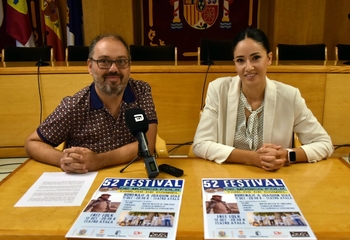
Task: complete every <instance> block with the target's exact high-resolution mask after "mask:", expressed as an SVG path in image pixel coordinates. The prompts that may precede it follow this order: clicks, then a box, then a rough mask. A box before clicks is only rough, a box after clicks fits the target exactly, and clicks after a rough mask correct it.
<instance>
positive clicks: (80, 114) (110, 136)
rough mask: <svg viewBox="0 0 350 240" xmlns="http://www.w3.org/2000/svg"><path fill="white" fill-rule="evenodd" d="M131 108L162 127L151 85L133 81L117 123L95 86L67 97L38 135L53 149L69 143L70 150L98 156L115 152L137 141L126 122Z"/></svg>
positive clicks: (38, 131) (39, 129) (41, 127)
mask: <svg viewBox="0 0 350 240" xmlns="http://www.w3.org/2000/svg"><path fill="white" fill-rule="evenodd" d="M131 108H141V109H142V110H144V111H145V114H146V116H147V119H148V121H149V123H158V119H157V114H156V110H155V106H154V103H153V98H152V95H151V87H150V85H149V84H148V83H146V82H143V81H137V80H133V79H129V82H128V85H127V87H126V88H125V91H124V95H123V100H122V103H121V106H120V111H119V115H118V118H117V119H115V118H114V117H113V115H112V114H111V113H110V111H109V110H108V109H107V108H106V107H105V106H104V104H103V103H102V101H101V99H100V98H99V97H98V95H97V93H96V90H95V84H94V83H93V84H91V85H90V86H87V87H85V88H84V89H82V90H80V91H79V92H77V93H76V94H75V95H73V96H69V97H65V98H64V99H63V100H62V101H61V103H60V105H59V106H58V107H57V108H56V109H55V110H54V111H53V112H52V113H51V114H50V115H49V116H48V117H47V118H46V119H45V121H44V122H43V123H42V124H41V125H40V126H39V127H38V129H37V133H38V135H39V136H40V138H41V139H42V140H43V141H44V142H46V143H48V144H50V145H52V146H58V145H59V144H61V143H62V142H64V141H66V145H67V147H85V148H89V149H90V150H92V151H94V152H96V153H102V152H107V151H111V150H114V149H116V148H119V147H121V146H124V145H126V144H128V143H131V142H134V141H136V138H135V137H134V136H133V135H132V134H131V133H130V131H129V128H128V127H127V125H126V122H125V110H127V109H131Z"/></svg>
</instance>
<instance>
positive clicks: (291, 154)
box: [286, 148, 297, 163]
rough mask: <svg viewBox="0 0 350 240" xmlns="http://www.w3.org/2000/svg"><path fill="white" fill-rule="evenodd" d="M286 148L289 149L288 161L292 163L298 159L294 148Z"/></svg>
mask: <svg viewBox="0 0 350 240" xmlns="http://www.w3.org/2000/svg"><path fill="white" fill-rule="evenodd" d="M286 150H287V151H288V154H287V156H288V162H290V163H294V162H295V161H296V160H297V156H296V154H295V151H294V150H293V149H290V148H286Z"/></svg>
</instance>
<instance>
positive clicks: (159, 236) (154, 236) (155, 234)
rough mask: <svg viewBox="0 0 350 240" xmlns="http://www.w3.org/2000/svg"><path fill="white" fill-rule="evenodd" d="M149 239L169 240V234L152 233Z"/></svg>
mask: <svg viewBox="0 0 350 240" xmlns="http://www.w3.org/2000/svg"><path fill="white" fill-rule="evenodd" d="M148 237H149V238H168V233H167V232H150V233H149V236H148Z"/></svg>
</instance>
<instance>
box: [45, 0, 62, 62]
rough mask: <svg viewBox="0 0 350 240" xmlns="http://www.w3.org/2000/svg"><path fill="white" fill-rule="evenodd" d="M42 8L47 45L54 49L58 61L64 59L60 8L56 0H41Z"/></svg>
mask: <svg viewBox="0 0 350 240" xmlns="http://www.w3.org/2000/svg"><path fill="white" fill-rule="evenodd" d="M40 8H41V11H42V16H43V18H44V23H45V24H44V26H43V32H44V34H43V35H44V38H45V39H46V41H45V43H46V45H47V46H51V47H52V48H53V49H54V58H55V60H56V61H64V52H63V43H62V33H61V24H60V16H59V12H58V8H57V6H56V2H55V0H41V1H40Z"/></svg>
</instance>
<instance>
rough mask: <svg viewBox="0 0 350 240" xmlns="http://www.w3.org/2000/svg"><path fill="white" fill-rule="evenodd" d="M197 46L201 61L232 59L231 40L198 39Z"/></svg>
mask: <svg viewBox="0 0 350 240" xmlns="http://www.w3.org/2000/svg"><path fill="white" fill-rule="evenodd" d="M199 46H200V47H199V48H200V56H199V58H200V60H201V61H208V60H211V61H215V60H218V61H220V60H221V61H232V60H233V45H232V40H215V39H200V42H199Z"/></svg>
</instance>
